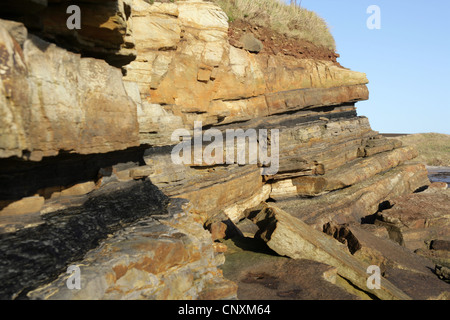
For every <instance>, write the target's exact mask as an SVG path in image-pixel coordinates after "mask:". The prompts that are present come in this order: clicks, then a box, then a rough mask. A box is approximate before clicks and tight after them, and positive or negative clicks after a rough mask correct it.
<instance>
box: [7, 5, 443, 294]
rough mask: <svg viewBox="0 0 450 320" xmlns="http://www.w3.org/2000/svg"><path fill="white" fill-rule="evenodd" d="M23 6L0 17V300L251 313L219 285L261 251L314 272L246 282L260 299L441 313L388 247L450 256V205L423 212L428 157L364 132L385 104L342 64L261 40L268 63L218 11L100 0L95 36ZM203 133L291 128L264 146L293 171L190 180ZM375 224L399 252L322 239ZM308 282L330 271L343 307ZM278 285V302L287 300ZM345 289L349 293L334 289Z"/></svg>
mask: <svg viewBox="0 0 450 320" xmlns="http://www.w3.org/2000/svg"><path fill="white" fill-rule="evenodd" d="M19 3H20V4H21V5H13V4H12V3H9V4H7V5H6V4H5V5H2V6H4V10H2V13H1V14H0V17H1V18H2V19H3V20H0V62H1V65H0V67H1V69H0V133H1V137H0V186H1V187H0V248H1V250H2V259H0V267H1V269H2V272H1V274H2V275H3V278H2V279H3V280H2V285H3V288H4V289H3V290H2V291H1V293H0V294H1V297H4V298H5V299H11V298H32V299H67V298H70V299H72V298H74V299H225V298H235V297H236V290H237V288H236V285H235V284H233V283H232V282H230V281H228V280H226V279H224V278H223V276H222V274H221V272H220V270H219V269H218V268H217V267H218V266H219V265H221V264H223V263H224V260H225V261H226V256H227V246H226V245H224V244H223V243H221V242H220V241H222V238H223V237H225V238H227V237H231V234H239V235H240V236H241V237H242V236H244V234H245V235H247V236H253V235H255V237H262V238H263V239H265V240H266V241H267V245H268V246H269V247H271V248H272V249H273V250H275V251H276V252H278V254H279V255H285V256H289V257H291V258H292V259H297V260H298V259H303V260H302V261H300V260H299V261H297V260H295V261H291V260H289V259H287V258H283V259H285V260H283V261H281V260H279V261H278V260H277V261H278V262H276V264H274V266H275V265H276V266H278V267H280V268H284V267H285V268H286V272H285V273H282V274H278V275H276V274H275V273H276V270H275V269H276V268H275V269H274V268H273V267H272V266H270V267H269V266H268V265H267V264H264V263H262V264H261V265H260V269H258V270H253V271H250V270H247V269H246V270H247V271H246V272H247V273H246V275H244V274H242V275H237V274H234V275H233V276H232V277H233V280H236V281H238V283H239V282H241V283H244V286H246V287H243V288H242V289H243V291H241V294H242V296H243V297H249V298H250V294H251V290H253V289H255V288H258V287H259V288H264V289H263V291H262V292H264V293H261V297H268V298H289V299H305V298H311V297H317V298H320V297H322V298H327V299H332V298H335V299H339V298H340V299H347V298H348V299H353V298H355V296H354V294H357V295H358V296H359V297H361V296H362V297H364V298H374V297H378V298H382V299H393V298H396V299H409V298H422V297H426V298H429V297H432V298H436V295H438V293H439V292H437V291H436V290H435V291H433V290H428V289H427V290H428V291H427V290H425V291H424V292H425V293H424V294H423V295H421V296H420V295H416V294H415V291H414V290H407V289H406V287H405V283H406V282H404V281H406V280H405V279H406V278H407V277H408V273H403V271H405V270H404V269H402V268H400V267H398V266H400V265H401V266H405V265H406V264H408V267H407V268H408V272H413V273H414V274H415V275H417V274H420V275H423V274H424V273H421V272H422V271H424V270H423V266H425V265H426V266H428V265H427V264H421V265H420V266H416V265H415V267H411V265H410V264H409V262H408V263H406V262H405V263H403V260H402V262H400V261H399V260H398V259H399V257H400V256H401V255H400V254H399V256H396V255H395V253H397V252H400V251H396V250H403V249H405V248H403V249H398V248H397V247H395V246H399V245H398V244H395V243H393V244H389V245H388V244H387V242H386V241H391V240H388V238H389V237H390V238H391V239H393V240H398V239H401V241H400V243H404V244H405V245H406V247H407V248H412V247H411V246H412V245H413V244H414V246H415V245H416V244H418V243H420V244H422V243H424V241H431V240H442V241H445V240H446V237H447V236H448V226H447V223H446V222H445V221H447V220H446V214H447V213H446V212H444V211H445V210H446V208H447V207H446V206H445V204H444V203H448V199H447V198H446V193H445V192H444V191H442V192H441V189H443V187H442V186H440V187H439V186H433V187H430V188H429V189H428V190H427V191H426V192H425V193H417V194H414V195H413V196H410V194H411V193H413V192H415V191H420V190H423V189H425V188H426V187H427V186H428V185H429V184H430V181H429V180H428V177H427V170H426V168H425V166H424V165H422V164H418V163H414V162H413V161H414V158H415V157H416V156H417V152H416V151H415V150H414V149H412V148H409V147H402V144H401V142H399V141H397V140H395V139H386V138H384V137H383V136H382V135H380V134H379V133H378V132H375V131H373V130H372V129H371V127H370V124H369V120H368V119H367V118H366V117H363V116H358V114H357V111H356V107H355V104H356V103H357V102H358V101H361V100H366V99H368V94H369V92H368V89H367V86H366V84H367V83H368V79H367V78H366V75H365V74H364V73H360V72H356V71H352V70H349V69H346V68H343V67H342V66H340V65H339V63H337V62H336V56H337V55H336V54H331V53H330V54H328V55H326V56H324V58H323V59H321V58H318V57H315V58H314V57H313V56H310V55H307V57H308V58H303V57H302V55H301V54H300V53H299V54H295V55H292V54H288V53H289V52H288V51H286V50H276V51H274V50H273V48H272V49H271V48H269V47H266V45H265V43H264V44H263V48H260V47H261V46H259V42H258V41H259V40H261V39H259V40H258V39H254V40H258V41H253V42H254V43H253V44H256V47H257V48H253V47H252V48H250V47H249V45H251V43H247V41H244V40H245V39H243V42H245V43H237V41H236V39H233V38H232V37H231V36H230V34H231V35H233V37H236V36H237V34H238V33H236V34H235V33H234V31H233V32H230V26H229V24H228V17H227V16H226V14H225V13H224V12H223V10H222V9H220V8H219V7H218V6H217V5H215V4H214V3H211V2H209V1H200V0H199V1H176V2H166V1H163V2H158V1H156V2H152V1H144V0H113V1H101V0H98V1H97V0H96V1H85V2H82V3H81V4H80V6H81V10H82V13H83V19H82V28H81V29H80V30H68V29H67V27H66V19H67V14H66V13H65V10H62V9H66V7H67V5H68V2H66V1H57V2H55V1H49V2H47V1H33V0H21V1H19ZM2 9H3V7H2ZM255 35H257V33H253V36H255ZM230 37H231V38H230ZM263 40H264V39H263ZM259 49H262V50H259ZM269 49H270V50H269ZM280 49H282V48H280ZM291 49H292V48H291ZM195 122H201V123H202V126H203V128H204V129H203V132H202V133H205V132H206V130H208V129H210V128H213V129H216V130H219V132H221V133H222V134H223V135H224V136H225V133H226V132H227V130H242V131H244V132H251V131H248V130H268V132H270V133H272V131H275V130H278V132H279V141H278V142H277V141H275V140H273V139H272V140H270V139H268V141H262V140H261V139H257V146H258V147H260V146H261V145H263V144H264V145H265V146H266V147H268V149H270V147H272V146H276V145H277V146H278V147H279V158H277V159H276V160H277V165H278V167H277V171H276V173H275V174H270V175H268V174H262V173H263V172H265V171H264V170H263V169H265V168H267V165H268V164H267V163H266V162H264V161H262V160H261V159H258V161H257V162H256V163H252V164H249V163H244V164H242V163H239V164H238V163H237V161H235V162H234V163H224V162H220V161H219V162H217V161H214V162H211V163H210V162H208V161H205V159H204V158H202V159H200V161H198V162H197V161H192V162H190V163H182V164H176V163H174V161H173V159H172V157H171V152H172V151H173V148H174V145H176V144H177V143H178V142H179V138H180V136H176V137H172V135H173V133H174V131H175V130H177V129H183V130H184V131H183V136H188V135H189V134H191V138H193V139H192V140H191V143H193V142H194V141H196V137H194V125H195ZM216 132H217V131H216ZM188 133H189V134H188ZM197 134H198V132H197ZM271 137H273V136H271ZM208 142H210V141H206V140H205V141H201V143H200V144H201V146H200V149H201V150H200V151H201V155H203V152H204V151H205V150H206V149H207V148H208V147H209V144H208ZM237 144H238V142H235V141H233V146H234V147H235V149H236V148H237ZM223 151H224V154H226V152H227V150H226V148H225V146H224V150H223ZM250 153H251V151H250V150H245V151H244V152H243V154H244V155H245V156H246V159H248V157H249V155H250ZM195 156H197V155H196V154H195V151H192V154H191V159H192V160H194V158H195ZM195 160H197V159H195ZM206 160H208V159H206ZM235 160H237V159H235ZM433 190H435V191H433ZM436 190H438V191H436ZM402 196H404V197H405V198H404V199H403V200H402ZM399 197H400V198H399ZM408 197H411V198H408ZM181 199H186V200H187V202H186V204H185V206H186V207H184V211H183V212H184V213H183V214H182V213H179V215H178V216H174V215H170V214H169V215H167V214H166V213H167V212H166V211H165V206H166V204H167V203H170V202H177V201H185V200H181ZM266 201H268V202H270V201H272V202H276V204H275V205H276V207H273V208H272V207H271V206H270V205H269V206H268V207H266V209H267V208H270V210H269V211H270V214H269V211H267V210H268V209H267V210H262V211H261V210H260V212H262V213H261V215H256V216H253V217H252V218H253V220H254V223H253V224H252V222H250V220H249V219H248V218H249V212H252V209H253V208H255V207H256V206H258V205H259V204H260V203H261V202H266ZM429 202H434V204H433V205H431V206H428V205H427V204H426V203H429ZM388 203H389V204H390V206H387V204H388ZM409 203H411V207H407V204H409ZM413 203H414V205H412V204H413ZM403 206H404V209H402V208H403ZM389 207H392V208H389ZM412 207H414V208H412ZM278 208H280V209H282V210H280V209H278ZM409 208H411V210H410V209H409ZM420 208H425V209H424V210H421V209H420ZM434 209H436V210H434ZM396 210H397V211H396ZM402 210H403V211H402ZM405 210H406V211H407V212H406V211H405ZM414 210H416V211H414ZM417 210H419V211H420V212H418V211H417ZM169 211H170V210H169ZM438 211H439V212H438ZM447 211H448V210H447ZM161 215H165V216H164V217H163V216H161ZM375 217H377V223H376V224H374V225H372V226H373V228H372V229H373V230H375V229H376V230H375V234H377V235H378V236H379V235H382V236H383V238H382V239H383V241H382V242H380V243H377V241H376V240H377V239H378V238H373V237H372V238H370V240H367V239H366V238H365V237H366V236H365V235H364V236H362V235H361V234H363V232H362V231H361V234H359V233H358V237H359V239H358V241H357V243H360V246H361V248H362V249H361V248H359V249H355V248H357V247H358V246H356V247H354V248H353V249H351V250H350V251H349V249H348V247H347V246H345V245H343V244H341V243H339V241H338V240H336V239H333V238H332V237H330V236H327V235H325V234H324V233H323V232H322V229H323V226H324V225H325V224H327V223H333V224H335V225H340V224H345V223H347V224H352V223H357V224H358V225H359V224H360V223H361V222H363V221H367V220H370V219H372V220H373V219H375ZM255 219H256V220H255ZM267 219H269V220H267ZM268 221H269V222H270V223H267V222H268ZM275 221H276V223H275ZM371 222H372V223H373V222H374V221H371ZM255 223H256V225H258V227H257V228H259V229H258V230H259V231H256V229H255ZM386 224H389V225H386ZM239 226H241V227H242V228H243V230H244V232H240V231H239ZM244 226H246V227H244ZM205 228H207V229H209V230H210V231H211V232H212V235H211V234H210V233H208V231H206V230H205ZM88 231H89V232H88ZM255 232H256V234H255ZM355 233H357V232H356V231H355ZM395 235H397V236H395ZM358 237H357V238H358ZM368 237H369V236H368ZM340 240H342V239H340ZM366 240H367V242H366ZM402 241H403V242H402ZM382 243H383V244H382ZM436 243H438V242H436ZM436 243H435V244H436ZM392 245H395V246H394V247H395V250H394V249H392V248H391V247H390V246H392ZM436 245H437V244H436ZM379 246H381V247H379ZM438 247H439V246H438ZM302 248H303V249H302ZM386 248H389V249H386ZM407 248H406V249H405V250H407ZM417 248H419V246H418V247H417ZM436 248H437V247H436ZM436 248H434V249H430V247H429V246H428V247H426V248H425V247H422V248H421V249H420V250H424V251H423V252H417V253H418V254H421V255H423V256H427V257H428V256H432V257H433V258H431V257H429V259H430V260H432V261H433V262H434V263H436V264H438V263H437V262H436V261H439V263H440V264H439V266H434V269H435V270H436V271H435V273H436V274H438V273H439V274H440V277H441V278H445V277H446V269H444V268H446V266H445V263H444V264H442V263H441V262H442V261H445V259H446V258H445V257H444V258H443V256H442V252H446V251H445V250H442V249H436ZM248 249H249V250H253V249H254V248H253V249H252V248H248ZM366 249H367V252H369V253H367V254H366V255H363V254H362V253H363V252H366V251H365V250H366ZM391 249H392V250H393V251H392V252H394V253H392V255H389V257H387V256H386V257H385V256H384V251H385V250H387V251H386V252H391V251H389V250H391ZM352 251H353V252H352ZM228 253H229V252H228ZM352 253H353V255H352ZM386 254H387V253H386ZM411 254H413V255H414V253H411ZM405 255H408V257H413V256H411V255H410V252H409V251H408V254H406V253H405ZM416 255H417V254H416ZM367 256H369V257H370V259H372V258H373V259H374V260H373V261H375V262H376V263H378V262H379V263H380V264H381V265H382V266H386V265H389V263H391V262H392V263H391V264H393V265H395V266H397V267H395V268H392V270H390V271H389V272H388V271H386V270H387V269H385V272H386V274H389V275H390V276H391V275H392V280H393V282H392V283H391V282H390V278H388V280H386V278H383V281H382V283H383V286H382V289H381V290H379V291H374V292H372V291H370V292H369V291H367V289H366V288H365V279H366V277H367V274H366V264H367V263H368V260H367V259H366V258H367ZM278 258H279V257H278ZM359 258H361V259H359ZM408 259H409V258H408ZM411 259H412V258H411ZM421 259H422V258H421ZM423 259H425V258H423ZM307 260H308V261H307ZM430 260H427V261H430ZM370 261H372V260H370ZM386 261H390V262H389V263H387V264H386ZM408 261H409V260H408ZM421 261H423V260H421ZM375 262H374V263H375ZM70 264H77V265H79V266H80V267H81V272H82V274H83V275H84V280H82V281H83V282H82V283H84V285H85V287H84V288H85V289H86V290H85V291H79V292H78V291H70V292H69V291H68V290H67V288H66V287H65V281H66V280H67V277H68V275H67V274H65V269H66V268H67V266H68V265H70ZM302 268H306V269H307V270H309V271H308V272H309V273H308V274H310V275H311V276H312V277H315V278H317V276H318V275H319V276H320V275H321V274H327V276H326V277H325V278H327V279H326V280H323V279H322V278H320V277H321V276H320V277H319V278H320V280H318V282H317V283H319V284H323V283H324V281H325V282H326V281H328V282H326V283H327V284H326V285H324V286H325V287H327V288H329V291H328V292H326V293H324V292H320V291H318V290H315V289H313V285H312V284H311V282H308V281H307V279H304V278H302V279H298V283H296V285H295V286H292V285H291V284H289V283H288V281H286V280H287V279H288V278H289V277H290V276H292V275H296V276H297V275H300V273H299V269H302ZM430 268H433V266H430ZM315 269H316V270H315ZM419 269H420V270H419ZM98 270H100V271H98ZM224 270H226V268H225V267H224ZM242 270H243V269H242ZM418 270H419V271H420V272H419V271H418ZM3 271H4V272H3ZM319 271H320V272H319ZM322 271H323V272H322ZM97 272H98V274H97ZM424 272H425V271H424ZM261 274H262V275H264V276H262V277H261V276H259V275H261ZM266 275H268V276H267V277H266ZM97 276H98V277H97ZM429 277H430V275H426V277H425V276H424V278H423V279H425V280H424V281H423V282H422V284H423V283H426V282H427V279H431V278H429ZM275 278H276V279H278V280H276V281H275V280H274V281H275V282H273V281H272V282H273V283H278V285H279V289H273V288H270V286H271V285H272V282H271V280H270V279H275ZM335 278H336V279H338V280H339V279H340V280H339V281H341V280H342V281H341V282H340V283H341V284H343V283H347V285H344V286H341V287H340V288H337V287H334V286H333V285H334V284H333V281H334V280H332V281H331V283H330V279H335ZM245 279H247V280H248V281H247V280H245ZM265 279H266V280H267V279H269V281H268V282H265V281H266V280H265ZM244 280H245V281H244ZM394 280H395V281H396V282H395V281H394ZM435 280H437V281H441V280H439V278H438V277H437V276H436V277H435V279H433V280H432V281H431V280H430V282H429V283H434V281H435ZM242 281H243V282H242ZM339 281H338V282H339ZM348 282H351V283H352V284H353V285H354V286H356V287H358V288H359V289H358V290H356V291H355V289H351V287H352V285H349V284H348ZM394 282H395V283H394ZM441 282H442V283H444V282H443V281H441ZM315 283H316V282H315ZM422 284H420V285H422ZM444 284H445V283H444ZM417 285H418V286H419V282H417ZM299 286H306V287H308V288H309V289H308V290H305V291H298V288H297V287H299ZM294 287H296V288H294ZM419 287H420V286H419ZM437 287H439V286H436V288H437ZM343 288H344V289H345V290H346V291H347V292H345V291H343V290H344V289H343ZM403 289H405V290H403ZM352 290H353V291H352ZM243 292H244V293H243ZM435 294H436V295H435ZM444 295H445V294H444ZM438 296H440V295H438ZM238 297H239V291H238ZM255 297H256V296H255Z"/></svg>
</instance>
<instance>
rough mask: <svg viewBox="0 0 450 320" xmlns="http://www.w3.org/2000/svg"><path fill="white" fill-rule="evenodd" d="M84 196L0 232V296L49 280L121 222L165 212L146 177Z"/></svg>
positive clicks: (16, 293) (22, 291)
mask: <svg viewBox="0 0 450 320" xmlns="http://www.w3.org/2000/svg"><path fill="white" fill-rule="evenodd" d="M84 200H85V201H84V202H83V203H81V204H78V205H77V206H71V207H68V208H62V209H61V210H59V211H56V212H52V213H48V214H47V215H45V216H43V217H42V219H43V220H44V223H42V224H39V225H38V226H36V227H34V228H27V229H21V230H19V231H17V232H13V233H5V234H0V255H1V256H2V259H1V261H0V271H1V272H0V280H1V282H2V290H1V291H0V297H2V299H14V298H16V297H18V296H19V295H23V294H26V293H27V292H28V291H30V290H31V289H34V288H36V287H38V286H40V285H43V284H44V283H46V282H48V281H49V280H51V279H54V278H55V277H56V276H57V275H59V274H60V273H61V272H65V269H66V268H67V266H68V265H70V264H71V263H72V262H74V261H77V260H79V259H81V258H82V257H83V255H84V254H85V253H86V252H87V251H89V250H91V249H94V248H96V247H97V246H98V243H99V242H100V241H101V240H103V239H106V238H107V237H108V235H109V234H113V233H114V232H116V231H118V230H120V229H122V228H124V226H127V225H129V224H131V223H133V222H135V221H138V220H139V219H143V218H147V217H149V216H151V215H153V216H155V215H159V216H161V215H164V214H165V215H166V216H167V215H168V213H167V202H168V199H167V198H166V197H165V196H164V195H163V194H162V193H161V192H160V191H159V190H158V189H157V188H156V187H155V186H154V185H152V184H151V183H150V182H149V181H130V182H128V183H120V184H119V183H114V184H113V183H112V184H108V185H107V186H105V187H103V188H100V189H99V190H96V191H94V192H91V193H90V194H89V196H88V197H86V198H84ZM130 208H133V209H132V210H130ZM19 266H20V267H19Z"/></svg>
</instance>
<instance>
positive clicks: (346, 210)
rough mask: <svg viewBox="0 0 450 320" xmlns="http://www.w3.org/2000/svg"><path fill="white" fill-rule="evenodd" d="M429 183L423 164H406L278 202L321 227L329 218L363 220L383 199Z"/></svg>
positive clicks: (289, 211)
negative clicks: (323, 191)
mask: <svg viewBox="0 0 450 320" xmlns="http://www.w3.org/2000/svg"><path fill="white" fill-rule="evenodd" d="M427 184H429V180H428V177H427V171H426V169H425V166H424V165H422V164H404V165H401V166H398V167H396V168H393V169H391V170H388V171H387V172H384V173H382V174H378V175H375V176H373V177H372V178H370V179H367V180H364V181H362V182H360V183H357V184H355V185H353V186H350V187H348V188H345V189H342V190H337V191H335V192H332V193H329V194H325V195H322V196H319V197H314V198H308V199H302V200H301V201H299V199H289V200H283V201H279V202H277V206H278V207H280V208H281V209H283V210H285V211H287V212H288V213H290V214H291V215H293V216H294V217H296V218H298V219H300V220H302V221H304V222H305V223H307V224H308V225H310V226H313V227H314V228H315V229H318V230H322V226H323V225H324V224H326V223H327V222H330V221H334V222H335V223H338V224H341V223H349V222H357V223H360V222H361V219H362V218H364V217H366V216H369V215H373V214H375V213H376V212H377V211H378V209H379V206H380V204H381V203H383V202H384V201H389V200H391V199H394V198H396V197H398V196H400V195H404V194H409V193H412V192H414V191H415V190H416V189H418V188H420V187H422V186H424V185H427Z"/></svg>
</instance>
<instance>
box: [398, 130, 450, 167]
mask: <svg viewBox="0 0 450 320" xmlns="http://www.w3.org/2000/svg"><path fill="white" fill-rule="evenodd" d="M396 139H399V140H401V141H402V142H403V144H404V145H412V146H414V147H416V148H417V151H418V152H419V157H418V158H417V160H418V161H420V162H423V163H425V164H427V165H429V166H450V135H448V134H440V133H420V134H412V135H407V136H403V137H397V138H396Z"/></svg>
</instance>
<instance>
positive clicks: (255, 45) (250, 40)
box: [239, 33, 264, 53]
mask: <svg viewBox="0 0 450 320" xmlns="http://www.w3.org/2000/svg"><path fill="white" fill-rule="evenodd" d="M239 42H241V43H242V45H243V49H244V50H247V51H249V52H251V53H259V52H260V51H261V50H262V49H264V45H263V44H262V42H261V41H260V40H258V39H257V38H255V36H254V35H253V34H251V33H246V34H244V35H243V36H242V37H241V38H240V39H239Z"/></svg>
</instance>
